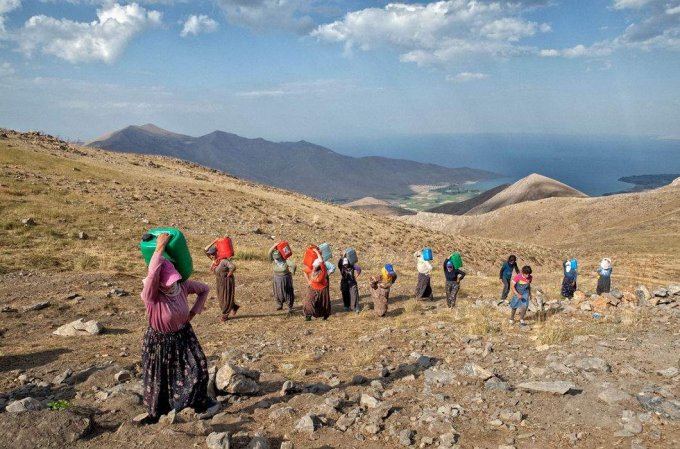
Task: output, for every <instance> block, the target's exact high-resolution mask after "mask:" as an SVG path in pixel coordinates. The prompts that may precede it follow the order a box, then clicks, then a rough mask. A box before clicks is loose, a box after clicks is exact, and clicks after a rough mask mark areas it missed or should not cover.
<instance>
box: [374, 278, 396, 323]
mask: <svg viewBox="0 0 680 449" xmlns="http://www.w3.org/2000/svg"><path fill="white" fill-rule="evenodd" d="M396 280H397V273H395V272H394V271H392V272H383V274H382V276H381V278H378V277H377V276H371V283H370V286H371V299H372V300H373V313H375V316H377V317H384V316H385V315H386V314H387V305H388V303H389V300H390V289H391V288H392V285H393V284H394V282H395V281H396Z"/></svg>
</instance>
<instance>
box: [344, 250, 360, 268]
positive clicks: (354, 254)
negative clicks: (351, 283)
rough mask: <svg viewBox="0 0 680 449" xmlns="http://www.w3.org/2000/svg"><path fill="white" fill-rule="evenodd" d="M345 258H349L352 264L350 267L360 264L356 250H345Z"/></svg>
mask: <svg viewBox="0 0 680 449" xmlns="http://www.w3.org/2000/svg"><path fill="white" fill-rule="evenodd" d="M345 257H346V258H347V261H348V262H349V263H350V265H355V264H356V263H357V262H359V257H358V256H357V252H356V251H355V250H354V248H347V249H346V250H345Z"/></svg>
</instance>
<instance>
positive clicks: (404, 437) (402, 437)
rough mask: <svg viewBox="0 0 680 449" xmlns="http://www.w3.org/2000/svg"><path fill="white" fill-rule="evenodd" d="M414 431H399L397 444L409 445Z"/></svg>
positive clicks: (411, 442)
mask: <svg viewBox="0 0 680 449" xmlns="http://www.w3.org/2000/svg"><path fill="white" fill-rule="evenodd" d="M414 436H415V433H414V432H413V430H411V429H404V430H402V431H401V432H399V444H401V445H402V446H410V445H412V444H413V437H414Z"/></svg>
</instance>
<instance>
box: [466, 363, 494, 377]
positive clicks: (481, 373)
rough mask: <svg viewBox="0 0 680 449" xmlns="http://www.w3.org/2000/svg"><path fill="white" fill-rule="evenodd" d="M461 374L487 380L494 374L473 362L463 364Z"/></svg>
mask: <svg viewBox="0 0 680 449" xmlns="http://www.w3.org/2000/svg"><path fill="white" fill-rule="evenodd" d="M463 374H464V375H466V376H468V377H476V378H478V379H482V380H488V379H491V378H492V377H493V376H494V374H493V373H492V372H491V371H489V370H487V369H486V368H482V367H481V366H479V365H477V364H475V363H466V364H465V365H464V366H463Z"/></svg>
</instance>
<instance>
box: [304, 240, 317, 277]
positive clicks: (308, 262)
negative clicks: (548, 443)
mask: <svg viewBox="0 0 680 449" xmlns="http://www.w3.org/2000/svg"><path fill="white" fill-rule="evenodd" d="M314 250H317V251H318V252H319V254H321V251H319V247H318V246H316V245H309V248H307V251H305V257H304V258H303V259H302V269H303V270H304V271H305V272H307V273H311V272H312V270H313V268H312V264H313V263H314V261H315V260H316V259H317V255H316V253H315V252H314Z"/></svg>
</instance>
